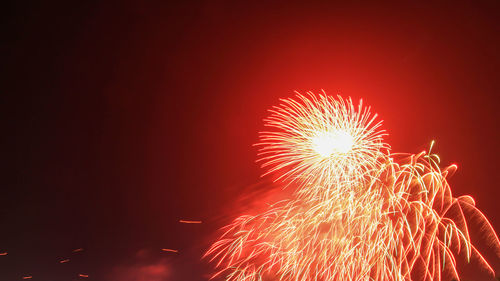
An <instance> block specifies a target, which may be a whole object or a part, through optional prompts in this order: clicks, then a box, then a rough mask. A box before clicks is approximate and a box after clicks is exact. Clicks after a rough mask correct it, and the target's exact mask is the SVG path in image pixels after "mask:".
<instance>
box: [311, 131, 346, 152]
mask: <svg viewBox="0 0 500 281" xmlns="http://www.w3.org/2000/svg"><path fill="white" fill-rule="evenodd" d="M311 142H312V147H313V149H314V151H316V152H317V153H318V154H319V155H321V156H322V157H329V156H331V155H332V154H338V153H347V152H349V151H350V150H351V149H352V146H353V145H354V139H353V138H352V136H351V135H350V134H349V133H347V132H346V131H343V130H336V131H332V132H321V133H318V134H317V135H316V136H314V137H313V138H312V140H311Z"/></svg>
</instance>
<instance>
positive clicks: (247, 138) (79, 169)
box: [0, 1, 500, 281]
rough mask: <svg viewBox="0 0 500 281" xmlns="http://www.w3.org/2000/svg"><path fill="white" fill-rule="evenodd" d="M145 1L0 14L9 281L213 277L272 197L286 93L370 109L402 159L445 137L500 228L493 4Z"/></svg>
mask: <svg viewBox="0 0 500 281" xmlns="http://www.w3.org/2000/svg"><path fill="white" fill-rule="evenodd" d="M141 2H142V1H136V2H130V1H116V2H112V1H99V2H91V1H61V2H58V3H56V2H51V3H34V4H28V2H25V1H17V2H16V3H15V4H12V5H11V6H5V7H3V8H2V13H3V14H4V15H3V16H2V18H1V21H2V26H3V27H4V30H5V29H6V30H7V32H6V33H3V36H2V41H3V42H2V44H1V53H2V57H3V59H2V63H1V65H2V68H3V75H2V78H1V79H2V80H3V82H2V83H1V90H2V100H4V101H3V102H2V104H3V107H4V109H2V113H4V117H3V118H2V121H3V122H2V123H3V125H2V130H3V134H2V135H3V137H2V143H3V145H2V147H3V151H2V159H3V161H2V162H3V165H2V166H3V167H4V168H3V169H2V171H3V176H2V179H3V184H2V186H1V189H0V190H1V194H0V202H1V204H0V227H1V230H0V252H7V253H8V254H7V255H5V256H0V280H6V281H8V280H12V281H14V280H22V278H23V276H32V280H34V281H35V280H37V281H38V280H42V281H59V280H60V281H63V280H64V281H67V280H89V281H90V280H103V281H108V280H109V281H119V280H120V281H132V280H136V281H160V280H161V281H163V280H168V281H171V280H176V281H177V280H179V281H190V280H193V281H197V280H207V279H208V276H209V274H210V273H212V272H213V269H212V265H210V264H208V262H207V261H206V260H201V256H202V254H203V253H204V251H205V250H206V249H207V247H208V246H209V245H210V243H211V242H213V241H214V239H215V238H216V237H217V236H216V235H217V229H219V228H220V227H222V226H224V225H225V224H227V223H229V222H230V221H231V220H232V219H233V218H235V217H237V216H238V215H240V214H242V212H245V206H247V205H251V204H254V203H255V202H261V203H262V201H265V200H264V198H263V197H265V196H264V194H265V193H266V188H275V187H274V186H273V185H272V184H271V183H270V179H268V178H262V179H261V178H260V174H261V173H262V171H263V170H261V169H260V167H259V166H258V165H257V164H256V163H255V159H256V152H257V151H256V148H255V147H253V146H252V144H254V143H256V142H257V140H258V131H259V130H262V129H263V125H262V118H264V117H265V116H266V115H267V112H266V110H267V109H268V108H270V107H271V106H273V105H275V104H277V103H278V98H283V97H291V96H292V95H293V91H294V90H297V91H301V92H305V91H309V90H312V91H316V92H319V91H320V90H321V89H324V90H325V91H326V92H327V93H329V94H332V95H336V94H341V95H343V96H346V97H347V96H351V97H352V98H353V99H355V100H358V99H360V98H363V101H364V102H365V103H366V104H368V105H371V106H372V111H373V112H376V113H378V114H379V116H380V118H381V119H383V120H384V128H385V129H386V130H387V131H388V133H389V136H388V137H387V141H388V142H389V143H390V144H391V146H392V151H394V152H409V153H418V152H420V151H422V150H424V149H427V148H428V147H429V144H430V142H431V140H436V146H435V148H436V150H437V151H438V154H439V156H440V157H441V159H442V165H443V166H447V165H450V164H457V165H458V167H459V169H458V171H457V173H456V174H455V175H454V176H453V177H452V178H451V179H450V184H451V185H452V189H453V190H454V194H455V195H464V194H469V195H472V196H473V197H474V198H475V199H476V203H477V206H478V207H479V209H481V210H482V211H483V213H484V214H485V215H486V216H487V217H488V218H489V219H490V221H491V223H492V224H493V226H494V228H495V229H496V230H497V232H498V231H500V216H499V213H500V212H499V211H500V206H499V200H498V199H499V198H500V188H499V182H500V172H499V171H498V159H499V157H500V145H499V144H498V142H499V140H500V131H499V122H500V110H499V101H500V98H499V96H500V52H499V50H500V18H499V17H498V15H499V14H500V9H499V7H498V6H497V3H495V1H491V2H479V1H470V2H461V3H459V2H457V1H454V2H452V1H449V2H450V3H448V4H445V3H444V2H441V1H434V2H433V3H432V4H431V3H429V4H417V3H416V2H419V1H414V2H415V3H413V4H401V3H397V2H390V3H389V2H387V3H385V4H384V5H382V4H380V3H379V4H369V3H365V2H361V1H352V2H354V3H351V4H335V3H333V2H330V1H322V2H317V3H315V4H312V2H307V3H308V4H307V5H306V4H297V3H290V2H288V1H283V2H280V3H278V2H274V3H273V4H271V3H265V2H266V1H262V2H261V3H260V4H257V3H253V2H257V1H247V3H244V2H243V1H241V2H238V1H205V2H197V1H177V2H179V3H177V4H171V3H167V2H168V1H158V2H149V3H147V4H146V3H141ZM183 2H185V3H183ZM346 2H351V1H346ZM496 2H498V1H496ZM304 3H305V2H304ZM451 3H453V4H451ZM250 194H251V195H250ZM261 195H262V196H261ZM249 197H252V198H250V199H249ZM265 203H272V202H265ZM255 204H257V203H255ZM181 219H187V220H201V221H203V223H202V224H182V223H179V220H181ZM471 232H473V230H471ZM476 234H477V233H476ZM476 234H474V235H473V236H474V237H476V238H477V239H478V240H477V241H479V242H481V241H482V240H481V239H482V238H481V236H480V235H476ZM480 244H481V243H480ZM483 244H484V243H483ZM79 248H82V249H83V251H78V252H76V253H73V252H72V251H73V250H75V249H79ZM162 248H169V249H175V250H178V253H172V252H164V251H161V249H162ZM480 249H484V250H485V251H487V250H488V247H487V245H483V246H482V247H480ZM487 256H488V257H490V261H492V264H493V265H494V268H495V269H496V270H500V261H499V260H498V258H497V257H495V256H494V255H492V253H491V252H489V253H487ZM64 259H70V261H69V262H67V263H60V261H62V260H64ZM462 268H463V269H462V271H461V272H462V273H463V274H464V277H465V280H494V279H493V278H492V277H488V276H487V275H486V274H485V273H484V272H481V271H479V270H478V269H477V267H475V266H474V264H471V265H466V264H464V267H462ZM79 274H82V275H88V277H83V276H80V277H79Z"/></svg>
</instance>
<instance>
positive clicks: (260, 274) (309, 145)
mask: <svg viewBox="0 0 500 281" xmlns="http://www.w3.org/2000/svg"><path fill="white" fill-rule="evenodd" d="M270 112H271V115H270V117H268V118H267V119H265V125H266V126H267V127H268V128H269V130H267V131H265V132H262V133H261V141H260V143H258V144H257V145H258V146H259V147H260V153H259V155H260V158H259V161H261V163H262V166H263V167H264V168H265V169H267V171H266V173H265V174H272V175H275V179H276V181H280V182H282V183H283V184H284V186H286V187H291V188H294V193H293V196H292V198H290V199H288V200H285V201H281V202H277V203H275V204H274V205H272V206H271V207H270V208H269V209H268V210H267V211H266V212H264V213H262V214H256V215H243V216H240V217H238V218H237V219H235V220H234V221H233V223H232V224H230V225H228V226H226V227H225V228H224V231H223V234H222V235H221V237H220V239H219V240H218V241H216V242H215V243H214V244H213V245H212V246H211V248H210V249H209V250H208V251H207V253H206V256H209V257H210V258H211V260H212V261H216V267H217V268H218V269H219V270H218V272H217V273H215V274H214V277H222V278H225V279H226V280H234V281H257V280H290V281H291V280H306V281H309V280H318V281H320V280H321V281H330V280H340V281H343V280H398V281H399V280H441V278H442V276H443V274H448V275H449V276H453V277H455V278H457V279H459V276H458V273H457V269H456V266H457V265H456V261H455V255H457V256H458V254H460V253H463V254H464V255H465V256H466V257H467V259H471V258H473V259H476V260H477V261H479V263H480V264H481V265H482V266H483V267H484V268H485V269H487V270H488V271H489V272H491V273H492V274H494V271H493V269H492V267H491V266H490V265H489V264H488V262H487V261H486V259H485V258H484V257H483V256H482V255H481V253H479V251H478V250H477V249H476V247H475V246H474V244H473V242H472V241H471V239H470V237H469V231H468V222H467V219H466V217H467V214H471V215H474V216H475V217H476V218H478V219H479V220H480V221H481V223H482V224H483V226H484V229H485V231H484V233H485V235H487V236H488V237H489V239H490V242H491V244H492V245H493V248H494V249H495V250H496V254H497V255H499V256H500V250H499V249H500V242H499V240H498V237H497V235H496V233H495V231H494V230H493V228H492V227H491V225H490V224H489V222H488V221H487V219H486V217H485V216H484V215H483V214H482V213H481V212H480V211H479V210H478V209H477V208H476V207H475V204H474V200H473V199H472V198H471V197H469V196H462V197H454V196H453V195H452V192H451V189H450V186H449V184H448V182H447V177H448V175H449V174H450V172H453V171H454V170H455V169H456V167H455V166H450V167H447V168H445V169H441V168H440V165H439V158H438V157H437V155H435V154H433V153H431V152H429V153H425V152H422V153H420V154H417V155H409V154H395V153H390V151H389V145H388V144H387V143H385V142H384V140H383V137H384V135H385V132H384V131H383V130H381V128H380V127H381V122H380V121H377V120H376V115H372V114H371V113H370V108H368V107H364V106H363V105H362V102H360V103H359V105H358V106H357V107H356V106H354V104H353V102H352V100H351V99H342V98H341V97H336V98H335V97H331V96H327V95H326V94H325V93H323V94H321V95H314V94H312V93H308V94H307V95H300V94H297V98H296V99H284V100H282V103H281V104H280V105H279V106H276V107H274V108H273V109H272V110H270ZM431 147H432V146H431Z"/></svg>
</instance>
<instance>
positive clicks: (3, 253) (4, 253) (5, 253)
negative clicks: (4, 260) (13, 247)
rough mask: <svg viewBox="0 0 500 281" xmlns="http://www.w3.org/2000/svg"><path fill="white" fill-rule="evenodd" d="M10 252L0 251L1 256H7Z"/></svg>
mask: <svg viewBox="0 0 500 281" xmlns="http://www.w3.org/2000/svg"><path fill="white" fill-rule="evenodd" d="M7 254H8V253H7V252H2V253H0V256H6V255H7Z"/></svg>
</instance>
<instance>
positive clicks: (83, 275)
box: [78, 274, 89, 278]
mask: <svg viewBox="0 0 500 281" xmlns="http://www.w3.org/2000/svg"><path fill="white" fill-rule="evenodd" d="M78 277H83V278H88V277H89V276H88V275H87V274H78Z"/></svg>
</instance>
